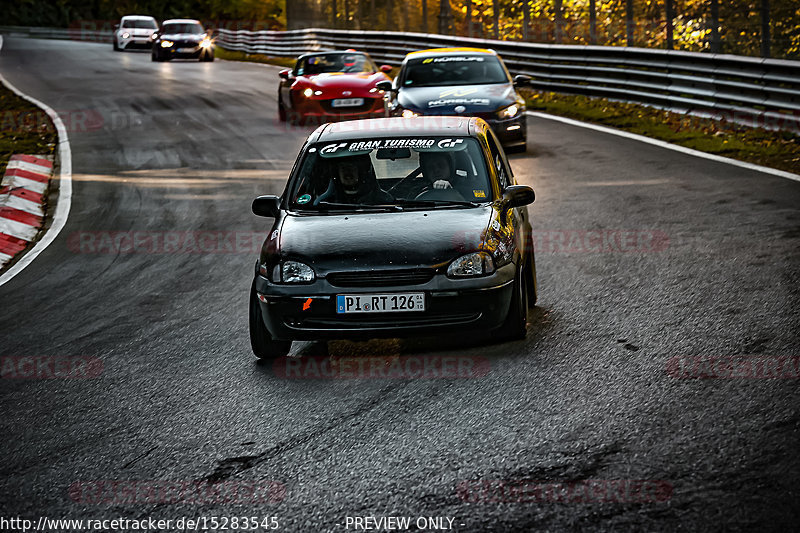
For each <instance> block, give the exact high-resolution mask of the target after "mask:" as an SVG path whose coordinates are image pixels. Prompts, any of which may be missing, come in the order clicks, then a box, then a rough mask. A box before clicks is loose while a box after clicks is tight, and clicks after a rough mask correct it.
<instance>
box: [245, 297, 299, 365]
mask: <svg viewBox="0 0 800 533" xmlns="http://www.w3.org/2000/svg"><path fill="white" fill-rule="evenodd" d="M250 346H251V347H252V349H253V354H255V356H256V357H258V358H259V359H275V358H276V357H282V356H284V355H286V354H288V353H289V350H290V349H291V347H292V341H278V340H275V339H273V338H272V336H271V335H270V334H269V331H268V330H267V326H265V325H264V318H263V316H262V315H261V306H260V305H259V303H258V297H257V296H256V282H255V281H254V282H253V286H252V288H251V289H250Z"/></svg>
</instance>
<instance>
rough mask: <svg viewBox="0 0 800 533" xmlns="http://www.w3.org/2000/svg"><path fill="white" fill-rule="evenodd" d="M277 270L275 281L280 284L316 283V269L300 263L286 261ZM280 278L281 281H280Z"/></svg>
mask: <svg viewBox="0 0 800 533" xmlns="http://www.w3.org/2000/svg"><path fill="white" fill-rule="evenodd" d="M279 267H280V268H277V267H276V269H275V273H274V275H273V278H274V279H273V281H279V282H280V283H311V282H312V281H314V269H313V268H311V267H310V266H308V265H307V264H305V263H301V262H300V261H284V262H283V263H281V264H280V265H279ZM279 276H280V279H278V278H279Z"/></svg>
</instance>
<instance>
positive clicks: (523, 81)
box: [514, 74, 533, 87]
mask: <svg viewBox="0 0 800 533" xmlns="http://www.w3.org/2000/svg"><path fill="white" fill-rule="evenodd" d="M531 81H533V78H531V77H530V76H526V75H525V74H517V75H516V76H514V87H519V86H521V85H530V84H531Z"/></svg>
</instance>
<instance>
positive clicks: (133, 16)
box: [122, 15, 156, 20]
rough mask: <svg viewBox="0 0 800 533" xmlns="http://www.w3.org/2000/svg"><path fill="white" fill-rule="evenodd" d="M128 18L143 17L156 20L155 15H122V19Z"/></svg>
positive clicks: (138, 18) (139, 18)
mask: <svg viewBox="0 0 800 533" xmlns="http://www.w3.org/2000/svg"><path fill="white" fill-rule="evenodd" d="M126 19H137V20H141V19H145V20H156V19H155V18H154V17H151V16H150V15H125V16H124V17H122V20H126Z"/></svg>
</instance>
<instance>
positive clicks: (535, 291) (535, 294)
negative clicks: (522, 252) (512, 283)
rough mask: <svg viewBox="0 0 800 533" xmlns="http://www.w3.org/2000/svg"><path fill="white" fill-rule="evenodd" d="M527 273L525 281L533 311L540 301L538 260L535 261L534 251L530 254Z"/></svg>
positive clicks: (529, 307) (530, 307)
mask: <svg viewBox="0 0 800 533" xmlns="http://www.w3.org/2000/svg"><path fill="white" fill-rule="evenodd" d="M525 273H526V274H527V276H528V278H527V279H526V280H525V286H526V287H527V288H528V309H532V308H533V307H535V306H536V301H537V300H538V299H539V283H538V282H537V280H536V260H535V259H534V254H533V250H531V252H530V257H529V258H528V266H527V268H526V269H525Z"/></svg>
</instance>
